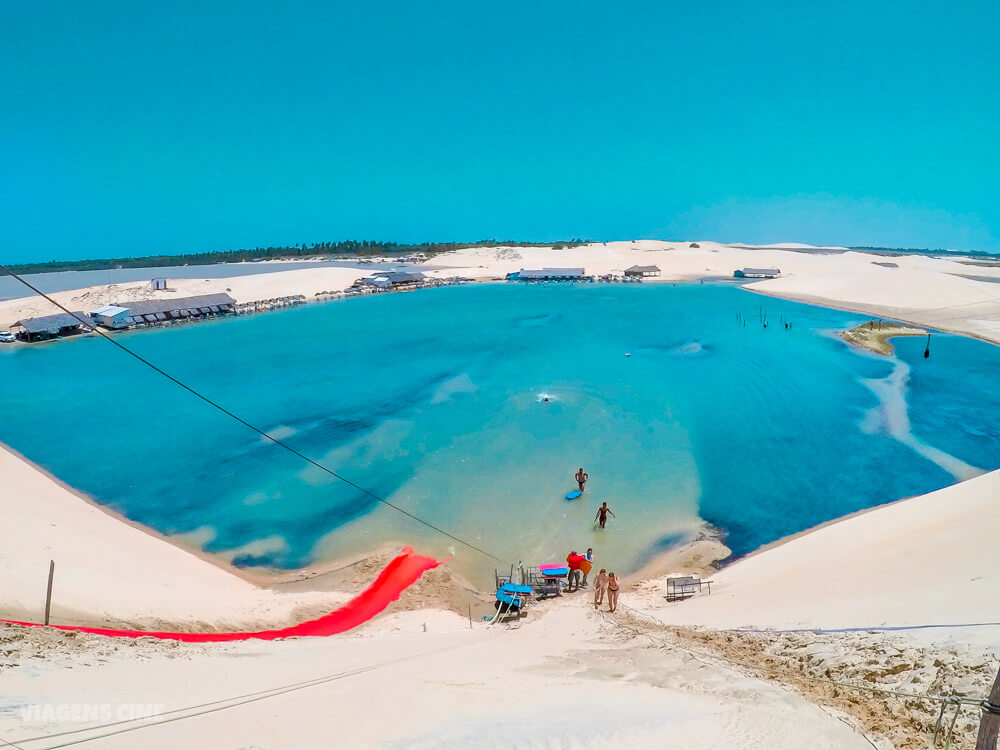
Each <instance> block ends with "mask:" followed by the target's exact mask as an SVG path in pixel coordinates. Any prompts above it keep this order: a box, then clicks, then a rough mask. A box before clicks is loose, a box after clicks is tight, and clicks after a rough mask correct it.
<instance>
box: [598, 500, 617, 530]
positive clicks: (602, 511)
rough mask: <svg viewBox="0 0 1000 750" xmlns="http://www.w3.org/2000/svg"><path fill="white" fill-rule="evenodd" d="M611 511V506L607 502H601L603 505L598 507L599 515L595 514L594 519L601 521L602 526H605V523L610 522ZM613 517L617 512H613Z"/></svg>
mask: <svg viewBox="0 0 1000 750" xmlns="http://www.w3.org/2000/svg"><path fill="white" fill-rule="evenodd" d="M609 513H611V508H609V507H608V504H607V503H601V507H600V508H598V509H597V515H596V516H594V520H595V521H598V522H600V524H601V528H602V529H603V528H604V524H606V523H607V522H608V514H609ZM611 517H612V518H614V517H615V514H614V513H611Z"/></svg>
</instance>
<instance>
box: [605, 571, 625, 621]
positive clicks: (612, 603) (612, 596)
mask: <svg viewBox="0 0 1000 750" xmlns="http://www.w3.org/2000/svg"><path fill="white" fill-rule="evenodd" d="M621 585H622V584H621V581H619V580H618V576H616V575H615V574H614V572H611V573H608V612H614V611H615V610H616V609H618V589H619V588H621Z"/></svg>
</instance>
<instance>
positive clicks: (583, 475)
mask: <svg viewBox="0 0 1000 750" xmlns="http://www.w3.org/2000/svg"><path fill="white" fill-rule="evenodd" d="M588 479H590V474H588V473H587V472H585V471H584V470H583V467H582V466H581V467H580V470H579V471H578V472H576V483H577V485H578V486H579V487H580V492H583V485H585V484H586V483H587V480H588Z"/></svg>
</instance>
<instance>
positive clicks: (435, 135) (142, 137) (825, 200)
mask: <svg viewBox="0 0 1000 750" xmlns="http://www.w3.org/2000/svg"><path fill="white" fill-rule="evenodd" d="M154 6H155V7H154ZM998 28H1000V4H997V3H995V2H982V3H963V2H949V3H935V4H932V3H921V2H913V1H912V0H911V1H910V2H890V1H888V0H887V1H884V2H881V3H870V2H863V3H862V2H858V3H854V2H842V3H836V4H813V3H802V2H771V3H762V2H756V3H749V2H746V3H743V2H721V3H693V2H684V3H675V2H662V1H661V2H649V3H607V2H586V1H582V0H581V1H579V2H575V3H523V2H507V3H502V4H492V5H486V4H481V3H470V2H467V1H465V0H463V1H461V2H427V3H413V2H407V3H403V2H399V3H390V2H365V3H350V4H347V3H337V2H315V3H296V2H287V3H273V2H266V3H265V2H246V1H244V2H239V3H235V2H234V3H222V2H218V3H201V2H198V3H195V2H185V1H184V0H178V1H177V2H174V3H158V4H150V3H138V2H131V1H129V2H121V3H104V2H90V3H77V2H67V3H63V4H59V3H47V2H38V3H28V2H23V1H21V0H4V1H3V2H2V3H0V74H2V75H0V164H2V165H3V167H2V169H0V203H2V206H3V214H4V217H5V219H4V221H3V226H4V229H5V231H4V239H5V242H4V245H3V247H2V249H0V257H2V258H4V259H6V260H9V261H29V260H48V259H54V258H76V257H99V256H113V255H143V254H149V253H174V252H184V251H193V250H217V249H231V248H237V247H246V246H257V245H268V244H286V243H297V242H313V241H319V240H328V239H329V240H336V239H364V238H371V239H391V240H397V241H427V240H475V239H481V238H486V237H498V238H516V239H537V240H554V239H562V238H569V237H588V238H593V239H601V240H609V239H625V238H628V239H631V238H638V237H663V238H671V239H717V240H721V241H745V242H756V243H762V242H778V241H801V242H812V243H836V244H852V245H857V244H879V245H894V246H917V247H948V248H958V249H977V248H978V249H987V250H994V251H1000V197H998V192H997V189H996V178H997V174H998V172H1000V138H998V134H1000V95H998V93H997V91H998V87H997V81H998V80H1000V52H998V50H1000V45H997V44H996V40H995V33H996V30H997V29H998Z"/></svg>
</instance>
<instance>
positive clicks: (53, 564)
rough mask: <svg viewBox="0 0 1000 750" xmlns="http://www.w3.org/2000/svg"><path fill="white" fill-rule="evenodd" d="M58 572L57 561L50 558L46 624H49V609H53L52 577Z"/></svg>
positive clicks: (46, 595)
mask: <svg viewBox="0 0 1000 750" xmlns="http://www.w3.org/2000/svg"><path fill="white" fill-rule="evenodd" d="M55 572H56V561H55V560H49V585H48V587H47V588H46V589H45V624H46V625H48V624H49V611H50V610H51V609H52V577H53V576H54V575H55Z"/></svg>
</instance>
